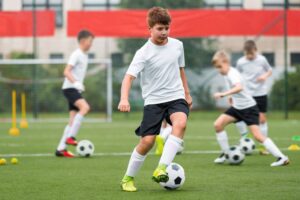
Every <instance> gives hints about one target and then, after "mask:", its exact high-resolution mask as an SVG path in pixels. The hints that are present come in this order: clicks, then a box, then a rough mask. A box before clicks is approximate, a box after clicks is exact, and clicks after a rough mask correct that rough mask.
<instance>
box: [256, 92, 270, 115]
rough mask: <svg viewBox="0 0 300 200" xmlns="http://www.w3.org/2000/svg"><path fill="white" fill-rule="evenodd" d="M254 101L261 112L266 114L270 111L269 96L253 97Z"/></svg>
mask: <svg viewBox="0 0 300 200" xmlns="http://www.w3.org/2000/svg"><path fill="white" fill-rule="evenodd" d="M253 99H254V100H255V101H256V104H257V107H258V109H259V112H261V113H266V112H267V111H268V96H267V95H264V96H259V97H253Z"/></svg>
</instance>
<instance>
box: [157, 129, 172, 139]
mask: <svg viewBox="0 0 300 200" xmlns="http://www.w3.org/2000/svg"><path fill="white" fill-rule="evenodd" d="M171 133H172V126H167V127H166V128H161V132H160V134H159V135H160V137H162V138H163V139H164V141H166V140H167V139H168V137H169V136H170V135H171Z"/></svg>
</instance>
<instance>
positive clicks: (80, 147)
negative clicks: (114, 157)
mask: <svg viewBox="0 0 300 200" xmlns="http://www.w3.org/2000/svg"><path fill="white" fill-rule="evenodd" d="M94 150H95V147H94V145H93V143H92V142H91V141H89V140H81V141H80V142H79V143H78V144H77V147H76V151H77V153H78V154H79V155H80V156H82V157H90V156H92V155H93V153H94Z"/></svg>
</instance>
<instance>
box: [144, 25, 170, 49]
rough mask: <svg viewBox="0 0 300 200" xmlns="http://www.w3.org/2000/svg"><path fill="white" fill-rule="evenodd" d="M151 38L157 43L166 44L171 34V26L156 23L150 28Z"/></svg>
mask: <svg viewBox="0 0 300 200" xmlns="http://www.w3.org/2000/svg"><path fill="white" fill-rule="evenodd" d="M149 30H150V33H151V39H152V41H153V42H154V43H155V44H158V45H160V44H164V43H165V42H166V41H167V39H168V36H169V32H170V26H169V25H164V24H155V25H154V26H153V27H150V28H149Z"/></svg>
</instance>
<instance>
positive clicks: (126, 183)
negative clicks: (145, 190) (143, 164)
mask: <svg viewBox="0 0 300 200" xmlns="http://www.w3.org/2000/svg"><path fill="white" fill-rule="evenodd" d="M121 188H122V190H123V191H125V192H136V191H137V189H136V187H135V186H134V180H133V177H131V176H126V175H125V176H124V178H123V179H122V181H121Z"/></svg>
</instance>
